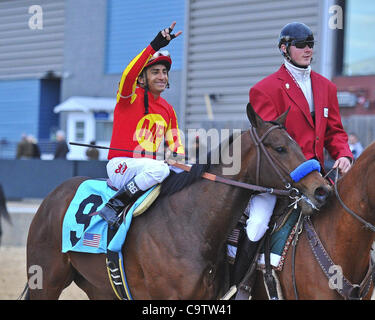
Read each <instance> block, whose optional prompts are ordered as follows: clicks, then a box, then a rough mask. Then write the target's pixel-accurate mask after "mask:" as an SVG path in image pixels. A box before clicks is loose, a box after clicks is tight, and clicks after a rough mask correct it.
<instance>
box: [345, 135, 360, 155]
mask: <svg viewBox="0 0 375 320" xmlns="http://www.w3.org/2000/svg"><path fill="white" fill-rule="evenodd" d="M348 140H349V148H350V151H351V152H352V153H353V156H354V159H357V158H358V157H359V156H360V154H361V153H362V151H363V146H362V144H361V142H360V141H359V139H358V136H357V135H356V134H355V133H353V132H352V133H350V134H349V139H348Z"/></svg>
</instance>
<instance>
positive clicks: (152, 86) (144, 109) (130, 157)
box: [98, 22, 185, 228]
mask: <svg viewBox="0 0 375 320" xmlns="http://www.w3.org/2000/svg"><path fill="white" fill-rule="evenodd" d="M175 24H176V22H173V23H172V25H171V26H170V27H169V28H166V29H164V30H162V31H160V32H159V33H158V34H157V36H156V37H155V39H154V40H153V41H152V42H151V43H150V44H149V45H148V46H147V47H146V48H145V49H143V50H142V51H141V52H140V53H139V54H138V55H137V56H136V57H135V58H134V59H133V60H132V61H131V62H130V64H129V65H128V66H127V67H126V68H125V70H124V72H123V74H122V78H121V81H120V83H119V88H118V92H117V104H116V107H115V110H114V117H113V131H112V139H111V144H110V147H111V148H115V149H126V150H128V151H126V152H124V151H118V150H113V149H111V150H110V151H109V153H108V160H109V162H108V164H107V173H108V177H109V179H110V181H111V182H112V184H113V185H114V186H115V187H116V188H117V189H118V190H119V191H118V192H117V193H116V194H115V195H114V196H113V198H111V199H110V200H109V201H108V203H106V204H105V206H104V207H103V208H102V209H101V210H100V211H99V212H98V213H99V215H100V216H101V217H102V218H103V219H104V220H106V221H107V222H108V225H109V226H110V227H111V228H112V227H117V226H118V220H119V214H120V213H121V212H122V210H123V209H124V208H125V207H126V206H127V205H128V204H129V203H130V201H131V200H132V199H134V198H135V197H138V196H139V195H140V194H142V193H143V192H144V191H146V190H147V189H149V188H151V187H152V186H154V185H155V184H157V183H161V182H162V181H163V180H164V179H165V178H166V177H167V176H168V175H169V173H170V171H169V166H168V165H167V164H166V163H165V162H164V161H161V160H156V155H155V153H156V152H157V151H158V149H159V146H160V144H164V140H165V141H166V143H167V145H168V147H169V149H170V150H171V151H172V152H173V154H175V155H177V156H181V157H184V154H185V151H184V147H183V145H182V142H181V138H180V133H179V129H178V124H177V117H176V114H175V111H174V109H173V107H172V106H171V105H170V104H169V103H168V102H167V101H166V100H164V99H163V98H162V97H161V96H160V94H161V93H162V92H163V91H164V90H165V89H166V88H168V87H169V82H168V72H169V70H170V69H171V65H172V60H171V58H170V56H169V53H168V52H167V51H158V50H160V49H161V48H163V47H165V46H167V45H168V44H169V42H170V41H171V40H172V39H174V38H175V37H177V36H179V35H180V34H181V33H182V31H179V32H177V33H176V34H172V33H171V32H172V30H173V28H174V26H175ZM133 151H134V152H133Z"/></svg>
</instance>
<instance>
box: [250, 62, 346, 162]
mask: <svg viewBox="0 0 375 320" xmlns="http://www.w3.org/2000/svg"><path fill="white" fill-rule="evenodd" d="M311 86H312V91H313V96H314V108H315V124H314V121H313V119H312V116H311V114H310V110H309V105H308V102H307V100H306V98H305V96H304V94H303V92H302V90H301V89H300V88H299V87H298V86H297V84H296V83H295V81H294V79H293V78H292V77H291V76H290V74H289V73H288V71H287V70H286V67H285V66H284V65H282V66H281V67H280V69H279V70H278V71H277V72H275V73H273V74H271V75H270V76H268V77H266V78H265V79H263V80H261V81H260V82H258V83H257V84H255V85H254V86H253V87H252V88H251V89H250V94H249V95H250V103H251V104H252V106H253V107H254V110H255V111H256V112H257V113H258V115H259V116H260V117H261V118H262V119H263V120H265V121H269V120H275V119H276V118H277V117H278V116H280V115H281V114H282V113H284V112H285V111H286V110H287V109H288V108H289V107H291V108H290V111H289V114H288V116H287V119H286V123H285V127H286V129H287V131H288V133H289V134H290V135H291V137H292V138H293V139H294V140H296V142H297V143H298V144H299V145H300V147H301V149H302V151H303V153H304V155H305V157H306V158H307V159H311V158H316V159H318V160H319V162H320V164H321V166H322V168H324V152H323V150H324V148H326V149H327V151H328V152H329V154H330V156H331V157H332V158H333V159H334V160H337V159H338V158H340V157H349V158H351V159H353V155H352V153H351V151H350V149H349V145H348V136H347V134H346V132H345V131H344V129H343V126H342V123H341V117H340V112H339V105H338V101H337V89H336V86H335V84H333V83H332V82H331V81H329V80H328V79H326V78H324V77H323V76H321V75H319V74H318V73H316V72H314V71H311Z"/></svg>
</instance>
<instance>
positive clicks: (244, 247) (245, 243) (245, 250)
mask: <svg viewBox="0 0 375 320" xmlns="http://www.w3.org/2000/svg"><path fill="white" fill-rule="evenodd" d="M258 244H259V241H256V242H254V241H250V240H249V238H248V237H247V234H246V232H243V234H242V237H241V239H240V242H239V244H238V248H237V255H236V260H235V261H234V266H233V278H232V279H233V280H232V284H234V285H236V286H238V285H239V283H240V282H241V281H242V279H243V278H244V276H245V275H246V272H247V270H248V269H249V268H250V265H251V263H252V262H253V260H254V256H255V253H256V251H257V247H258Z"/></svg>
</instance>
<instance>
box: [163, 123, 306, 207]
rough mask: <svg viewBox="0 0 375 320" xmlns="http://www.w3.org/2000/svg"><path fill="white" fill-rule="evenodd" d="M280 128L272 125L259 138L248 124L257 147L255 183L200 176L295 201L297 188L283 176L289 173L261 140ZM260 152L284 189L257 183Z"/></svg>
mask: <svg viewBox="0 0 375 320" xmlns="http://www.w3.org/2000/svg"><path fill="white" fill-rule="evenodd" d="M281 128H283V127H282V126H281V125H278V124H276V125H273V126H272V127H270V128H268V129H267V131H266V132H265V133H264V134H263V135H262V137H261V138H259V136H258V134H257V132H256V130H255V128H254V127H253V126H251V125H250V129H249V133H250V137H251V139H252V140H253V143H254V144H255V146H256V149H257V169H256V185H252V184H248V183H244V182H240V181H235V180H231V179H226V178H223V177H220V176H217V175H215V174H212V173H208V172H204V173H203V174H202V178H204V179H208V180H211V181H215V182H221V183H224V184H228V185H232V186H235V187H240V188H244V189H248V190H253V191H256V192H263V193H271V194H275V195H277V196H289V197H290V198H291V199H294V200H296V201H297V200H298V199H299V195H300V192H299V190H298V189H296V188H292V185H291V182H288V181H287V180H286V179H285V176H287V177H290V176H289V173H288V172H287V170H286V169H285V168H283V166H282V165H281V164H280V163H279V162H278V161H276V159H274V158H272V157H271V155H270V154H269V152H268V151H267V149H266V147H265V146H264V144H263V140H264V139H265V138H266V137H267V136H268V134H269V133H270V132H271V131H272V130H274V129H281ZM262 152H263V153H264V155H265V156H266V159H267V161H268V162H269V164H270V165H271V167H272V168H273V170H274V171H275V172H276V174H277V175H278V176H279V178H280V179H281V181H282V182H283V184H284V186H285V190H283V189H275V188H266V187H262V186H260V185H259V180H260V179H259V177H260V157H261V153H262ZM275 162H277V164H278V165H275ZM170 165H172V166H175V167H177V168H180V169H182V170H185V171H190V166H188V165H186V164H182V163H173V164H172V163H171V164H170ZM281 171H283V172H284V174H282V173H281ZM290 181H292V179H291V178H290Z"/></svg>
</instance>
